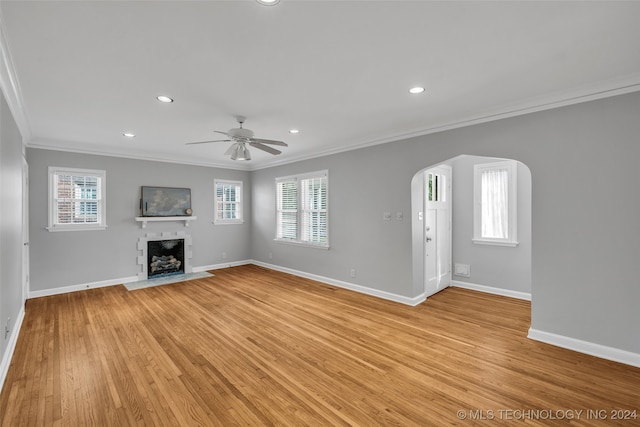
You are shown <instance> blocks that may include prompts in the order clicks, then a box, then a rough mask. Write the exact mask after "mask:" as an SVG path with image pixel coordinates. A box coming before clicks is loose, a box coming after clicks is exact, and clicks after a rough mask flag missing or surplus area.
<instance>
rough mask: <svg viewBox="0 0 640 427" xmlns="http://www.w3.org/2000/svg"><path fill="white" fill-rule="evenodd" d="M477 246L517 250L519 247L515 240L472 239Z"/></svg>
mask: <svg viewBox="0 0 640 427" xmlns="http://www.w3.org/2000/svg"><path fill="white" fill-rule="evenodd" d="M472 240H473V243H475V244H476V245H489V246H508V247H511V248H515V247H516V246H518V244H519V243H518V242H516V241H513V240H489V239H472Z"/></svg>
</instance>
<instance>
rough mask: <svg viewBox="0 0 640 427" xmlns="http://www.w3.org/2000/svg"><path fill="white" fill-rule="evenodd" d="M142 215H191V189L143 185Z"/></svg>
mask: <svg viewBox="0 0 640 427" xmlns="http://www.w3.org/2000/svg"><path fill="white" fill-rule="evenodd" d="M140 210H141V211H142V216H191V189H190V188H171V187H142V198H141V199H140Z"/></svg>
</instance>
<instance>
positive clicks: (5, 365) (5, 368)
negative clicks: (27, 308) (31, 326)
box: [0, 304, 24, 391]
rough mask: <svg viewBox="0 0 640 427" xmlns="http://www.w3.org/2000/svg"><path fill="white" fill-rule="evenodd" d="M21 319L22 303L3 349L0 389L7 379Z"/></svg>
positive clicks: (22, 318) (0, 389)
mask: <svg viewBox="0 0 640 427" xmlns="http://www.w3.org/2000/svg"><path fill="white" fill-rule="evenodd" d="M23 320H24V304H22V307H21V308H20V311H19V312H18V317H17V318H16V321H15V323H14V324H13V330H12V331H11V335H10V336H9V342H8V343H7V351H5V353H4V357H3V358H2V363H0V391H2V387H3V386H4V380H6V379H7V373H8V372H9V365H11V359H12V357H13V352H14V351H15V349H16V343H17V342H18V335H19V334H20V328H21V326H22V321H23Z"/></svg>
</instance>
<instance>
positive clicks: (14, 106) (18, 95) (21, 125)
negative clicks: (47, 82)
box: [0, 11, 31, 151]
mask: <svg viewBox="0 0 640 427" xmlns="http://www.w3.org/2000/svg"><path fill="white" fill-rule="evenodd" d="M4 28H5V25H4V20H3V18H2V11H0V89H1V90H2V92H3V93H4V96H5V99H6V100H7V104H8V105H9V110H11V114H12V115H13V119H14V120H15V122H16V125H17V126H18V130H19V131H20V134H21V136H22V143H23V151H24V144H26V143H27V142H28V141H29V140H30V139H31V128H30V126H29V120H28V118H27V115H26V111H27V109H26V108H25V107H24V99H23V97H22V90H21V89H20V82H19V81H18V76H17V74H16V71H15V68H14V66H13V59H12V57H11V52H10V51H9V44H8V43H7V37H6V35H5V32H4Z"/></svg>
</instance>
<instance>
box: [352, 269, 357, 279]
mask: <svg viewBox="0 0 640 427" xmlns="http://www.w3.org/2000/svg"><path fill="white" fill-rule="evenodd" d="M351 277H356V269H355V268H352V269H351Z"/></svg>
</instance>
